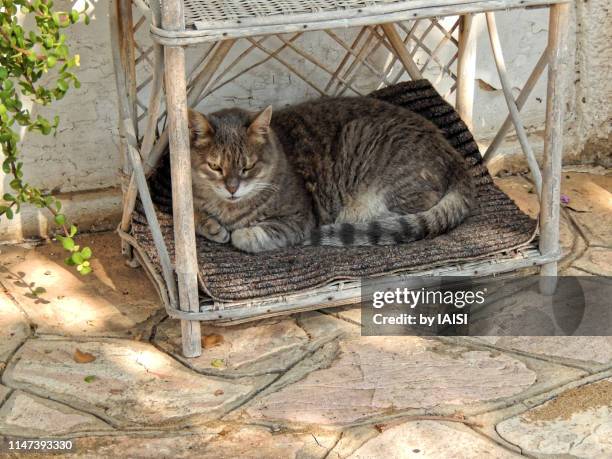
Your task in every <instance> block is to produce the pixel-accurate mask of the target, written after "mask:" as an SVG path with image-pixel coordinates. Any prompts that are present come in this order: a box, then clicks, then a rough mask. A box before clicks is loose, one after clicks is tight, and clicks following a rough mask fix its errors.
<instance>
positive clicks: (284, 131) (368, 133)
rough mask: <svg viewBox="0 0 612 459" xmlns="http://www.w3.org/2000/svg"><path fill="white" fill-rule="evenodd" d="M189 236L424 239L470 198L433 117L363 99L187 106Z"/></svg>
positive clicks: (254, 246)
mask: <svg viewBox="0 0 612 459" xmlns="http://www.w3.org/2000/svg"><path fill="white" fill-rule="evenodd" d="M189 127H190V135H191V139H190V140H191V163H192V174H193V192H194V210H195V215H196V232H197V233H198V234H200V235H202V236H204V237H206V238H208V239H210V240H212V241H216V242H220V243H227V242H231V244H232V245H233V246H234V247H236V248H238V249H240V250H243V251H246V252H262V251H266V250H273V249H278V248H281V247H287V246H291V245H299V244H301V245H330V246H363V245H390V244H402V243H406V242H410V241H415V240H419V239H423V238H427V237H429V238H431V237H434V236H437V235H439V234H442V233H444V232H447V231H449V230H450V229H452V228H454V227H455V226H457V225H459V224H460V223H461V222H462V221H463V220H464V219H465V218H466V217H467V216H468V215H469V213H470V208H471V207H472V206H473V203H474V199H475V198H474V184H473V181H472V178H471V176H470V175H469V173H468V171H467V167H466V164H465V163H464V160H463V158H462V156H461V155H460V154H459V153H458V152H457V151H456V150H455V149H454V148H452V147H451V146H450V144H449V143H448V142H447V141H446V139H445V138H444V136H443V135H442V133H441V132H440V131H439V130H438V128H437V127H435V126H434V125H433V124H432V123H430V122H429V121H427V120H426V119H424V118H423V117H421V116H420V115H417V114H416V113H414V112H412V111H410V110H407V109H405V108H402V107H399V106H396V105H393V104H389V103H387V102H383V101H379V100H377V99H374V98H369V97H352V98H324V99H319V100H315V101H311V102H306V103H302V104H300V105H297V106H293V107H289V108H285V109H283V110H280V111H278V112H275V113H274V115H273V114H272V107H268V108H266V109H265V110H263V111H262V112H260V113H257V114H253V113H250V112H247V111H245V110H240V109H235V108H233V109H227V110H222V111H219V112H216V113H213V114H211V115H209V116H204V115H203V114H201V113H198V112H195V111H190V112H189Z"/></svg>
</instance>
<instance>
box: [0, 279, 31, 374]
mask: <svg viewBox="0 0 612 459" xmlns="http://www.w3.org/2000/svg"><path fill="white" fill-rule="evenodd" d="M29 333H30V326H29V325H28V322H27V320H26V318H25V316H24V315H23V313H22V312H21V311H20V310H19V308H17V306H15V304H14V303H13V302H12V301H11V299H10V298H9V297H8V296H7V295H6V294H4V293H3V292H2V291H1V290H0V371H1V370H2V368H3V367H4V364H5V363H6V360H7V359H8V358H9V356H10V355H11V354H12V353H13V352H14V351H15V349H17V347H18V346H19V345H20V344H21V343H22V342H23V341H24V340H25V339H26V338H27V337H28V335H29Z"/></svg>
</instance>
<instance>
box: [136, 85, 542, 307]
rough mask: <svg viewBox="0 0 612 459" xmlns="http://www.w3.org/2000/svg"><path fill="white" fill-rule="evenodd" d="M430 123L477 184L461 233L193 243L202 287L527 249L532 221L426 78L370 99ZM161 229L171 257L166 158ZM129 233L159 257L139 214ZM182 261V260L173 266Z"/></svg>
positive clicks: (215, 291)
mask: <svg viewBox="0 0 612 459" xmlns="http://www.w3.org/2000/svg"><path fill="white" fill-rule="evenodd" d="M371 97H376V98H378V99H381V100H385V101H387V102H390V103H394V104H397V105H401V106H403V107H406V108H408V109H410V110H413V111H415V112H417V113H419V114H420V115H422V116H424V117H425V118H427V119H429V120H431V121H432V122H434V123H435V124H436V125H437V126H439V127H440V129H441V130H442V131H443V132H444V134H445V135H446V138H447V139H448V141H449V142H450V143H451V145H453V146H454V147H455V148H456V149H457V150H458V151H459V152H461V153H462V154H463V155H464V156H465V158H466V160H467V162H468V164H469V165H470V168H471V169H470V170H471V173H472V174H473V176H474V178H475V180H476V182H477V184H478V186H477V195H478V205H477V207H476V209H475V210H474V212H473V214H472V215H471V216H470V217H469V218H468V219H467V220H466V221H465V222H464V223H463V224H461V225H460V226H459V227H457V228H455V229H454V230H452V231H450V232H449V233H447V234H444V235H441V236H438V237H436V238H434V239H425V240H421V241H417V242H413V243H410V244H402V245H397V246H385V247H352V248H335V247H292V248H287V249H281V250H275V251H271V252H266V253H264V254H260V255H251V254H246V253H243V252H240V251H238V250H236V249H234V248H232V247H231V246H229V245H221V244H216V243H213V242H210V241H208V240H206V239H204V238H202V237H197V249H198V262H199V268H200V287H201V288H202V289H203V290H204V291H205V292H206V294H208V295H209V296H211V297H212V298H214V299H216V300H221V301H236V300H246V299H253V298H260V297H268V296H273V295H282V294H286V293H291V292H296V291H301V290H306V289H310V288H313V287H317V286H322V285H325V284H327V283H329V282H331V281H334V280H341V279H355V278H360V277H364V276H376V275H381V274H385V273H391V272H398V271H415V270H420V269H423V268H431V267H436V266H441V265H444V264H448V263H451V262H452V263H456V262H461V261H467V260H475V259H480V258H485V257H487V256H491V255H493V254H497V256H503V255H500V254H502V253H503V252H504V251H507V250H509V249H515V248H519V247H521V246H524V245H526V244H528V243H529V242H530V241H531V240H532V239H533V238H534V235H535V230H536V222H535V221H534V220H533V219H531V218H530V217H528V216H527V215H525V214H524V213H523V212H521V211H520V210H519V208H518V207H517V206H516V205H515V204H514V202H513V201H512V200H511V199H510V198H509V197H508V196H506V195H505V194H504V193H503V192H502V191H501V190H500V189H499V188H497V186H495V184H494V183H493V179H492V178H491V176H490V175H489V173H488V172H487V170H486V168H485V167H484V166H483V164H482V162H481V157H480V152H479V151H478V146H477V145H476V142H475V141H474V139H473V137H472V134H471V133H470V131H469V130H468V128H467V127H466V125H465V123H463V121H461V119H460V117H459V115H458V114H457V112H455V110H454V109H453V107H452V106H451V105H449V104H448V103H447V102H445V101H444V99H442V97H441V96H440V95H439V94H438V93H437V92H436V90H435V89H434V88H433V87H432V86H431V84H430V83H429V82H428V81H427V80H419V81H412V82H407V83H400V84H397V85H394V86H391V87H388V88H384V89H381V90H379V91H376V92H374V93H372V94H371ZM149 184H150V188H151V194H152V195H153V200H154V202H155V204H156V206H157V210H158V216H159V220H160V224H161V226H162V231H163V233H164V237H165V239H166V243H167V245H168V250H169V252H170V256H171V258H172V259H174V241H173V229H172V215H171V212H172V197H171V192H170V189H171V188H170V178H169V165H168V158H167V157H166V158H164V160H163V161H162V162H161V164H160V166H159V167H158V169H157V171H156V172H155V173H154V174H153V175H152V176H151V178H150V180H149ZM132 234H133V236H134V237H135V238H136V240H137V241H138V243H139V245H141V247H142V248H143V249H144V250H145V252H146V253H147V255H148V257H149V258H150V259H151V261H152V262H153V263H154V264H156V265H158V257H157V252H156V249H155V246H154V244H153V240H152V237H151V234H150V232H149V229H148V225H147V222H146V219H145V217H144V213H143V212H142V209H141V208H140V206H138V207H137V211H136V212H135V214H134V217H133V222H132ZM178 263H180V260H178Z"/></svg>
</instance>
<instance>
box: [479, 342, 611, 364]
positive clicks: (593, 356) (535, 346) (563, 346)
mask: <svg viewBox="0 0 612 459" xmlns="http://www.w3.org/2000/svg"><path fill="white" fill-rule="evenodd" d="M476 339H477V340H479V341H481V342H485V343H487V344H489V345H491V346H494V347H496V348H497V349H502V350H514V351H521V352H526V353H529V354H531V355H534V356H539V357H543V358H549V359H551V360H553V361H557V362H560V363H566V364H571V365H577V366H580V367H583V368H588V369H591V370H593V371H601V370H603V369H604V368H609V367H611V366H612V337H610V336H482V337H478V338H476Z"/></svg>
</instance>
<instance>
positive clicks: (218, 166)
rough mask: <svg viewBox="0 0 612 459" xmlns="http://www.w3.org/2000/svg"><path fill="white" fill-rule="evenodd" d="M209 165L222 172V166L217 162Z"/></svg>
mask: <svg viewBox="0 0 612 459" xmlns="http://www.w3.org/2000/svg"><path fill="white" fill-rule="evenodd" d="M208 167H210V168H211V169H212V170H213V171H215V172H222V169H221V166H220V165H219V164H215V163H208Z"/></svg>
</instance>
